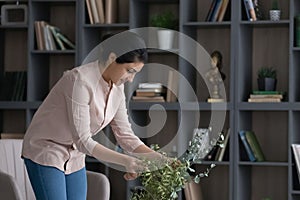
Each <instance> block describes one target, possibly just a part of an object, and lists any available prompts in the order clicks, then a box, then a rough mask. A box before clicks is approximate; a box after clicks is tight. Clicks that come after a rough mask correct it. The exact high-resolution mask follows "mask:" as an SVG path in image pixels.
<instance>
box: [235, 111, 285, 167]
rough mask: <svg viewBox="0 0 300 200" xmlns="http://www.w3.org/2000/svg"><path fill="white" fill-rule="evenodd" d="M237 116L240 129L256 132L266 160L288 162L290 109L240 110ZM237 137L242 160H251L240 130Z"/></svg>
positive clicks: (237, 145)
mask: <svg viewBox="0 0 300 200" xmlns="http://www.w3.org/2000/svg"><path fill="white" fill-rule="evenodd" d="M237 117H238V131H240V130H250V131H253V132H254V133H255V136H256V138H257V140H258V142H259V144H260V147H261V149H262V152H263V154H264V156H265V159H266V160H265V161H264V162H276V163H277V162H279V163H282V162H284V163H285V162H288V150H289V147H288V138H289V132H288V130H289V129H288V123H289V115H288V111H240V112H239V113H238V116H237ZM261 123H263V124H264V126H262V125H261ZM236 137H237V139H238V140H237V141H236V144H235V145H236V147H237V149H238V150H239V154H238V155H239V156H240V161H249V158H248V156H247V153H246V151H245V148H244V146H243V144H242V142H241V140H240V136H239V133H238V132H237V133H236ZM264 162H262V165H264ZM265 164H266V163H265Z"/></svg>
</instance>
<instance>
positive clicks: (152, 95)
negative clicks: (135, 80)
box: [132, 83, 166, 102]
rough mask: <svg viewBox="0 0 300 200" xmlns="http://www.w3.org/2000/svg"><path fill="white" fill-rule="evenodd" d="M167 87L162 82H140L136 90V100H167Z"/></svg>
mask: <svg viewBox="0 0 300 200" xmlns="http://www.w3.org/2000/svg"><path fill="white" fill-rule="evenodd" d="M165 94H166V89H165V88H164V87H163V85H162V84H161V83H139V85H138V88H137V89H136V91H135V96H133V97H132V100H134V101H142V102H165V98H164V96H165Z"/></svg>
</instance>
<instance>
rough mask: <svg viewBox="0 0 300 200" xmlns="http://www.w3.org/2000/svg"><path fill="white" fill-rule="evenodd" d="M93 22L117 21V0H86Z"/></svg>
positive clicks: (107, 22)
mask: <svg viewBox="0 0 300 200" xmlns="http://www.w3.org/2000/svg"><path fill="white" fill-rule="evenodd" d="M85 3H86V7H87V11H88V15H89V20H90V23H91V24H104V23H105V24H111V23H115V22H116V21H117V0H105V1H104V0H85Z"/></svg>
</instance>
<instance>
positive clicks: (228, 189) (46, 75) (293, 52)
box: [0, 0, 300, 200]
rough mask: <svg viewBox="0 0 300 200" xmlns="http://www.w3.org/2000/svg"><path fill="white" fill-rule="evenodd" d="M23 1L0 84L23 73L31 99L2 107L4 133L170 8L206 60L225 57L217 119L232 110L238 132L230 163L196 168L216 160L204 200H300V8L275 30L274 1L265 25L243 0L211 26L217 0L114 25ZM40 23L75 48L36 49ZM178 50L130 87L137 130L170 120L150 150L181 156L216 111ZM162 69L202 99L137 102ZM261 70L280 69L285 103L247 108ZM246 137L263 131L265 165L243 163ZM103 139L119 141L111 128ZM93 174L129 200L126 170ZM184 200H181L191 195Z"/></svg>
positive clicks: (149, 10) (143, 12)
mask: <svg viewBox="0 0 300 200" xmlns="http://www.w3.org/2000/svg"><path fill="white" fill-rule="evenodd" d="M19 2H20V4H25V5H27V6H28V23H27V24H24V25H0V43H1V44H3V45H1V46H0V70H1V71H0V76H1V78H2V77H3V76H4V74H5V72H9V71H26V72H27V75H26V76H27V84H26V86H27V87H26V88H27V90H26V98H25V100H23V101H6V100H5V101H0V131H1V132H8V133H20V132H25V130H26V128H27V126H28V124H29V123H30V121H31V119H32V117H33V115H34V113H35V111H36V110H37V108H38V107H39V105H40V104H41V102H42V101H43V99H44V98H45V96H46V95H47V93H48V92H49V90H50V89H51V87H52V86H53V84H55V82H56V81H57V80H58V78H59V77H60V76H61V75H62V73H63V71H64V70H67V69H71V68H73V67H74V66H78V65H80V63H81V62H82V61H83V60H84V58H85V57H86V56H87V55H88V53H89V52H90V51H91V50H92V49H93V48H94V47H95V46H96V45H97V44H98V43H100V42H101V38H102V36H103V35H105V34H107V33H111V32H119V31H123V30H128V29H131V28H139V27H146V26H148V25H149V20H150V17H151V16H152V15H154V14H156V13H160V12H162V11H164V10H172V11H173V12H174V13H175V15H176V17H178V18H179V31H180V32H181V33H184V34H186V35H187V36H189V37H191V38H192V39H194V40H195V41H197V42H199V43H200V44H201V45H202V46H203V47H204V48H205V49H206V50H207V52H209V53H211V52H212V51H213V50H219V51H221V53H222V55H223V72H224V73H225V74H226V79H225V81H224V83H225V90H226V97H227V102H225V103H221V105H220V104H217V105H215V109H216V113H221V112H222V111H224V106H222V105H224V104H225V105H226V108H225V114H226V116H225V122H224V127H223V128H224V129H227V128H230V129H231V136H230V140H229V146H230V151H229V159H228V160H225V161H222V162H217V161H211V162H209V161H205V162H203V164H201V165H200V164H198V165H196V166H195V167H196V169H197V170H202V169H204V168H205V167H206V166H208V165H209V164H210V163H212V162H213V163H216V165H217V167H216V168H215V169H214V170H213V172H212V173H211V174H210V176H209V178H207V179H203V181H202V182H201V185H200V187H202V191H203V195H204V197H205V199H211V200H215V199H224V200H231V199H234V200H239V199H245V200H251V199H263V198H268V197H269V198H271V199H272V200H277V199H278V200H281V199H288V200H300V184H299V181H298V177H297V172H296V168H295V161H294V158H293V154H292V151H291V148H290V145H291V144H292V143H300V136H299V134H298V132H299V130H300V125H299V123H298V122H299V120H300V88H299V87H300V78H299V76H298V75H299V73H300V69H299V67H298V66H299V64H300V49H299V47H296V45H295V43H296V41H295V36H294V35H295V34H294V32H295V20H294V17H295V16H296V15H298V14H300V3H299V2H298V1H297V0H279V6H280V9H281V13H282V15H281V20H280V21H277V22H273V21H270V20H268V10H269V9H270V8H271V0H266V1H259V3H260V4H259V5H260V8H261V11H262V13H264V15H265V18H264V19H263V20H259V21H254V22H252V21H247V20H246V16H245V13H244V7H243V6H244V5H243V1H241V0H240V1H230V2H229V5H228V8H227V12H226V13H225V17H224V20H223V21H222V22H207V21H205V18H206V15H207V12H208V10H209V8H210V5H211V1H210V0H189V1H184V0H162V1H158V0H154V1H153V0H118V2H119V6H118V12H117V15H118V17H117V21H116V23H112V24H90V23H89V16H88V12H87V8H86V4H85V1H82V0H63V1H60V0H21V1H19ZM6 4H12V3H11V2H10V1H0V6H2V5H6ZM140 16H143V17H140ZM36 20H45V21H48V22H49V23H51V24H53V25H56V26H58V27H60V28H61V31H62V32H63V33H64V34H65V35H66V36H67V37H68V38H70V39H71V40H72V41H74V42H75V44H76V48H75V50H66V51H59V50H57V51H41V50H37V44H36V40H35V32H34V21H36ZM181 42H182V41H180V39H178V38H177V39H175V43H176V45H175V46H178V47H180V48H177V47H176V48H175V49H174V50H173V51H160V50H151V51H150V52H149V58H150V59H149V61H150V62H151V64H149V65H147V66H145V68H144V69H143V71H142V72H141V73H140V74H138V75H137V77H136V80H135V81H134V82H133V83H132V84H130V85H126V94H127V97H128V100H129V102H128V106H129V107H128V109H129V114H130V120H131V121H132V124H133V127H134V129H135V128H136V127H137V126H146V125H149V122H150V119H151V117H152V119H156V118H159V117H160V116H162V115H165V116H166V119H167V121H166V123H165V125H164V126H163V127H162V129H161V130H159V131H158V132H157V134H156V135H154V136H152V137H150V138H147V139H143V140H144V141H145V142H146V143H147V144H151V143H159V144H160V145H161V146H163V145H164V144H166V143H168V142H170V141H171V140H172V139H173V138H175V143H174V144H173V145H171V147H170V148H172V146H174V145H176V146H177V151H179V152H180V151H183V150H184V148H185V143H186V142H187V141H188V140H189V139H190V138H191V134H192V132H193V128H194V127H196V126H199V127H207V126H208V125H209V119H210V117H211V115H212V111H211V104H209V103H207V102H206V98H207V97H208V90H207V88H206V86H205V84H204V81H203V78H202V77H201V76H200V75H199V74H198V73H196V71H195V69H194V68H193V67H192V66H191V64H189V63H188V62H187V61H186V60H184V59H182V58H181V57H180V56H178V55H176V54H175V53H173V52H180V51H184V50H186V49H185V48H188V47H185V46H184V45H183V44H182V43H181ZM195 55H197V53H195ZM16 57H17V58H18V59H15V58H16ZM195 58H197V57H195ZM195 62H199V61H195ZM155 63H156V64H155ZM157 63H159V64H163V65H166V66H169V67H170V68H171V69H174V70H177V71H178V72H179V73H180V74H182V75H183V76H184V77H185V78H186V79H187V80H188V82H189V84H190V85H191V87H192V89H193V90H194V91H195V93H196V99H194V97H193V95H191V94H189V93H185V91H184V89H183V88H181V87H182V85H183V84H182V83H180V85H179V95H180V98H182V100H183V102H182V103H180V104H179V103H177V102H172V103H159V105H156V106H155V107H153V103H149V102H147V103H141V102H133V101H130V95H131V94H132V91H133V90H134V89H135V88H136V85H137V83H138V82H141V81H151V80H155V78H156V77H155V74H157V73H158V72H157V71H153V69H154V68H155V67H157V66H158V65H157ZM264 65H268V66H274V68H275V69H276V70H277V72H278V83H277V90H280V91H285V92H287V95H288V96H287V98H286V100H285V101H283V102H280V103H249V102H247V99H248V97H249V94H250V93H251V91H252V90H253V89H257V82H256V72H257V70H258V69H259V68H260V67H261V66H264ZM151 67H152V68H151ZM149 109H151V111H149ZM199 112H200V115H201V120H200V122H198V123H197V124H195V123H193V121H194V119H195V117H196V116H197V114H198V113H199ZM150 114H151V115H150ZM15 122H17V123H15ZM150 125H151V123H150ZM154 128H155V127H151V126H150V127H149V128H148V129H145V131H148V132H151V131H153V129H154ZM247 129H249V130H253V131H254V132H255V133H256V136H257V138H258V140H259V141H260V143H261V147H262V150H263V152H264V153H265V156H266V161H265V162H249V161H247V160H243V159H241V156H240V154H241V150H240V143H239V136H238V131H240V130H247ZM104 132H105V134H106V135H107V136H108V137H109V138H111V139H112V140H113V138H112V135H111V130H110V129H109V128H107V129H105V131H104ZM177 132H178V134H177ZM175 136H176V137H175ZM87 166H88V168H89V169H92V170H95V171H101V172H103V173H105V174H106V175H107V176H108V177H109V178H110V182H111V184H112V185H113V186H114V187H112V188H111V190H112V192H111V199H118V200H119V199H129V197H128V196H129V188H130V187H131V185H134V184H135V183H134V182H126V181H125V180H123V178H122V175H123V174H122V173H121V172H118V171H116V170H114V169H111V168H109V167H106V166H105V165H102V164H99V162H95V160H93V159H87ZM116 188H117V189H116ZM180 199H181V200H184V199H185V198H184V195H181V196H180Z"/></svg>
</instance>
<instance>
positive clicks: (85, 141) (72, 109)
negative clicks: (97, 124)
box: [65, 78, 97, 155]
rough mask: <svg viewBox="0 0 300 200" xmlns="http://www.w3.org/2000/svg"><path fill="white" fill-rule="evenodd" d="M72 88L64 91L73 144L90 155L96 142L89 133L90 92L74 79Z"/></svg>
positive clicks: (82, 83) (85, 85) (85, 86)
mask: <svg viewBox="0 0 300 200" xmlns="http://www.w3.org/2000/svg"><path fill="white" fill-rule="evenodd" d="M71 85H72V87H70V88H68V89H69V91H66V94H65V98H66V102H67V112H68V118H69V123H70V127H71V130H72V137H73V142H74V143H75V145H76V147H77V149H78V150H79V151H80V152H82V153H85V154H88V155H91V154H92V152H93V149H94V147H95V145H96V144H97V142H96V141H95V140H93V139H92V134H91V131H90V106H89V104H90V99H91V96H92V90H91V89H90V88H89V87H88V86H87V84H85V82H84V81H80V80H78V79H76V78H74V80H73V84H71Z"/></svg>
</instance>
